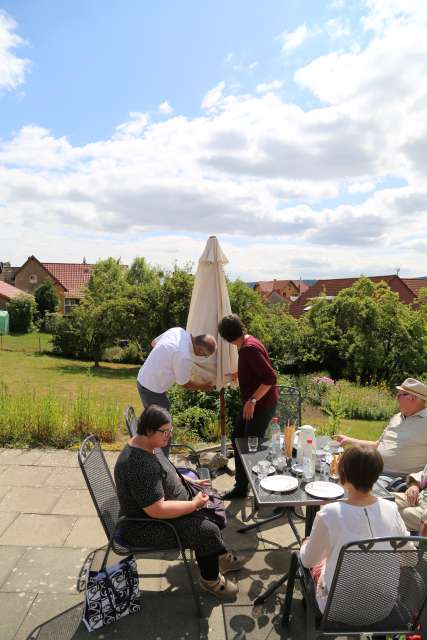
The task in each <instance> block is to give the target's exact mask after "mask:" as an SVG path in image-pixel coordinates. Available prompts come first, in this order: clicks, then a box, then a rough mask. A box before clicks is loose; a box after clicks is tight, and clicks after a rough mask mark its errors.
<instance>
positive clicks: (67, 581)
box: [0, 547, 88, 594]
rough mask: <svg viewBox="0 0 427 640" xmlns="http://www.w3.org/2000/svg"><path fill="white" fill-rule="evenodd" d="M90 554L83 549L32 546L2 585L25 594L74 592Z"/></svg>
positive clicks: (4, 588) (4, 589) (5, 589)
mask: <svg viewBox="0 0 427 640" xmlns="http://www.w3.org/2000/svg"><path fill="white" fill-rule="evenodd" d="M87 554H88V551H87V550H83V549H66V548H60V547H58V548H52V547H30V548H29V549H27V550H26V551H25V552H24V554H23V555H22V556H21V557H20V558H19V559H18V561H17V562H16V566H15V567H14V569H13V571H12V572H11V573H10V574H9V576H8V577H7V579H6V580H5V582H4V583H3V584H2V587H1V588H2V590H3V591H16V592H20V591H25V592H26V593H52V594H53V593H55V594H58V593H65V594H75V593H76V577H77V576H78V574H79V572H80V569H81V567H82V566H83V563H84V561H85V558H86V556H87ZM0 566H1V565H0Z"/></svg>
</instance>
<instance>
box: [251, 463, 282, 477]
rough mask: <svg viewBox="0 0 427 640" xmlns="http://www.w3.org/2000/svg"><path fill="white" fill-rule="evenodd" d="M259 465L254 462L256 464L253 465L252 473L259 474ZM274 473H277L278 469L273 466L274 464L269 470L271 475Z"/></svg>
mask: <svg viewBox="0 0 427 640" xmlns="http://www.w3.org/2000/svg"><path fill="white" fill-rule="evenodd" d="M258 471H259V469H258V465H257V464H254V466H253V467H252V473H256V474H257V475H258ZM272 473H276V469H275V468H274V467H273V465H271V466H270V468H269V470H268V475H269V476H271V474H272Z"/></svg>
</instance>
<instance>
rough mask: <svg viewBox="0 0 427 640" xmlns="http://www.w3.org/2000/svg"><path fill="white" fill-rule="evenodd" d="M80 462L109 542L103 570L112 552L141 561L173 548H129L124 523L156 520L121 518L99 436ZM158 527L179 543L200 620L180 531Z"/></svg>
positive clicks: (90, 441) (90, 442)
mask: <svg viewBox="0 0 427 640" xmlns="http://www.w3.org/2000/svg"><path fill="white" fill-rule="evenodd" d="M78 460H79V465H80V469H81V470H82V473H83V477H84V479H85V482H86V485H87V488H88V490H89V493H90V495H91V498H92V500H93V503H94V505H95V508H96V511H97V514H98V516H99V519H100V521H101V524H102V527H103V529H104V531H105V535H106V536H107V539H108V545H107V546H106V549H105V554H104V557H103V560H102V566H101V569H103V568H104V567H105V565H106V564H107V560H108V555H109V553H110V552H111V551H113V552H114V553H116V554H117V555H129V554H130V553H134V554H135V555H137V556H138V557H145V556H146V555H152V554H153V553H158V552H163V551H165V550H167V549H171V547H157V546H156V547H155V548H153V547H140V546H138V547H137V546H133V545H129V544H127V543H126V542H125V541H124V540H123V538H122V537H121V534H120V528H121V525H122V523H124V522H138V523H139V524H143V525H144V526H147V527H150V526H153V520H152V519H151V518H126V517H123V516H122V517H120V503H119V499H118V496H117V491H116V486H115V484H114V480H113V478H112V476H111V473H110V470H109V468H108V465H107V462H106V460H105V457H104V454H103V452H102V449H101V445H100V442H99V440H98V438H97V437H96V436H93V435H91V436H88V437H87V438H85V439H84V441H83V442H82V445H81V447H80V451H79V454H78ZM155 526H156V527H159V526H161V527H167V528H168V529H169V531H171V532H172V533H173V535H174V537H175V540H176V545H175V547H172V548H173V549H175V550H176V551H177V553H178V554H179V556H180V557H181V558H182V560H183V562H184V567H185V570H186V574H187V577H188V580H189V583H190V586H191V591H192V594H193V598H194V602H195V605H196V609H197V613H198V615H199V616H200V617H201V616H202V610H201V606H200V599H199V595H198V593H197V591H196V589H195V586H194V582H193V579H192V576H191V571H190V567H189V563H188V559H187V556H186V550H185V549H184V547H183V544H182V541H181V538H180V536H179V533H178V531H177V530H176V528H175V527H174V526H173V524H171V523H170V522H168V521H165V520H156V521H155Z"/></svg>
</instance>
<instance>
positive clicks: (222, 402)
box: [219, 387, 227, 456]
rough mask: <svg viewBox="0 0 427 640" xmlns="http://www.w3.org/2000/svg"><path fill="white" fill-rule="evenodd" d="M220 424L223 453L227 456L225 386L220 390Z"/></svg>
mask: <svg viewBox="0 0 427 640" xmlns="http://www.w3.org/2000/svg"><path fill="white" fill-rule="evenodd" d="M219 426H220V432H221V453H222V455H223V456H227V439H226V436H225V394H224V387H223V388H222V389H221V390H220V392H219Z"/></svg>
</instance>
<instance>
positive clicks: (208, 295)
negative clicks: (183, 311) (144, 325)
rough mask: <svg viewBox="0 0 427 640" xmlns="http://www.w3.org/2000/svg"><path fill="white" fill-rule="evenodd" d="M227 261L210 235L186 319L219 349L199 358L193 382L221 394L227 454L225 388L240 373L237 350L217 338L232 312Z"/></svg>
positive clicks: (223, 441)
mask: <svg viewBox="0 0 427 640" xmlns="http://www.w3.org/2000/svg"><path fill="white" fill-rule="evenodd" d="M227 262H228V260H227V258H226V257H225V255H224V253H223V252H222V250H221V247H220V246H219V242H218V240H217V238H216V237H215V236H210V238H209V239H208V241H207V243H206V247H205V250H204V251H203V253H202V255H201V256H200V259H199V264H198V267H197V272H196V277H195V279H194V285H193V292H192V295H191V303H190V310H189V312H188V319H187V331H189V332H190V333H191V334H192V335H193V336H196V335H199V334H201V333H210V334H212V335H213V336H214V337H215V338H216V339H217V342H218V350H217V352H216V353H214V354H213V355H212V356H210V357H209V358H201V357H196V358H195V362H194V365H193V370H192V375H191V380H193V381H194V382H201V381H203V382H211V383H212V384H214V385H215V387H216V388H217V389H218V390H219V392H220V426H221V452H222V453H223V454H224V455H225V453H226V437H225V417H224V387H225V385H226V384H229V382H230V379H229V378H227V374H230V373H233V372H234V371H237V349H236V347H235V346H234V345H231V344H229V343H228V342H226V341H225V340H223V339H222V338H221V337H220V336H219V335H218V322H219V321H220V320H221V318H222V317H223V316H225V315H227V314H229V313H231V306H230V298H229V296H228V289H227V283H226V281H225V274H224V264H227Z"/></svg>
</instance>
